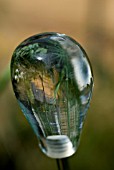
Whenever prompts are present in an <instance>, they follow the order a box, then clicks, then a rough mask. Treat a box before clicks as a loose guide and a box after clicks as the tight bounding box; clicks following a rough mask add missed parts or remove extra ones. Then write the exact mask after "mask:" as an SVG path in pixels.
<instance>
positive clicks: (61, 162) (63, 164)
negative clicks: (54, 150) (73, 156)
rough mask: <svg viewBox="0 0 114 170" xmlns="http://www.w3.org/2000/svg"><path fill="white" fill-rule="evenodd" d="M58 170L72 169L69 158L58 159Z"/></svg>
mask: <svg viewBox="0 0 114 170" xmlns="http://www.w3.org/2000/svg"><path fill="white" fill-rule="evenodd" d="M56 162H57V167H58V170H70V168H69V163H68V158H63V159H56Z"/></svg>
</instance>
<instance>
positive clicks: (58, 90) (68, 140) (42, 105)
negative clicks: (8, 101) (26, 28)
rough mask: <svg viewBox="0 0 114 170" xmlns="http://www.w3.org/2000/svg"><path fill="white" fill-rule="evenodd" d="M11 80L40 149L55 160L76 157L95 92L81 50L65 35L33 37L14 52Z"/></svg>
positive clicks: (50, 34) (83, 53)
mask: <svg viewBox="0 0 114 170" xmlns="http://www.w3.org/2000/svg"><path fill="white" fill-rule="evenodd" d="M11 80H12V85H13V89H14V92H15V96H16V98H17V100H18V103H19V105H20V107H21V110H22V112H23V113H24V115H25V117H26V118H27V120H28V121H29V123H30V124H31V126H32V128H33V130H34V132H35V134H36V136H37V138H38V141H39V146H40V148H41V150H42V151H43V152H44V153H45V154H46V155H47V156H49V157H51V158H58V159H60V158H65V157H69V156H71V155H72V154H74V153H75V152H76V150H77V148H78V145H79V141H80V134H81V131H82V128H83V123H84V120H85V117H86V112H87V110H88V108H89V105H90V100H91V96H92V90H93V73H92V69H91V65H90V61H89V59H88V57H87V54H86V52H85V51H84V49H83V48H82V47H81V45H80V44H79V43H78V42H76V41H75V40H74V39H72V38H71V37H69V36H67V35H65V34H60V33H50V32H49V33H42V34H38V35H34V36H32V37H30V38H28V39H26V40H25V41H23V42H22V43H21V44H20V45H19V46H18V47H17V48H16V49H15V51H14V53H13V56H12V60H11Z"/></svg>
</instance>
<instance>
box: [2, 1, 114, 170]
mask: <svg viewBox="0 0 114 170" xmlns="http://www.w3.org/2000/svg"><path fill="white" fill-rule="evenodd" d="M48 31H51V32H60V33H65V34H68V35H69V36H71V37H73V38H75V39H76V40H77V41H78V42H79V43H80V44H81V45H82V46H83V47H84V49H85V50H86V52H87V54H88V56H89V58H90V60H91V63H92V66H93V72H94V80H95V87H94V93H93V98H92V102H91V107H90V109H89V111H88V115H87V119H86V122H85V125H84V130H83V133H82V137H81V142H80V146H79V149H78V151H77V153H76V154H75V155H74V156H72V157H71V158H69V163H70V167H71V170H76V169H77V170H86V169H87V170H113V169H114V91H113V88H114V76H113V75H114V1H113V0H58V1H55V0H45V1H44V0H32V1H28V0H19V1H15V0H0V79H1V78H2V77H6V79H4V82H2V84H0V170H10V169H11V170H31V169H32V170H36V169H39V170H45V169H46V170H52V169H53V170H57V167H56V162H55V161H54V160H53V159H50V158H47V157H46V156H45V155H43V154H42V153H41V151H40V150H39V148H38V142H37V139H36V136H35V135H34V133H33V131H32V129H31V127H30V125H29V124H28V122H27V121H26V119H25V117H24V116H23V114H22V112H21V111H20V108H19V106H18V104H17V101H16V99H15V97H14V93H13V90H12V86H11V82H10V80H9V79H8V77H9V76H8V74H7V67H8V65H9V63H10V60H11V56H12V53H13V51H14V49H15V48H16V46H17V45H18V44H19V43H20V42H22V41H23V40H24V39H25V38H28V37H29V36H31V35H34V34H38V33H41V32H48ZM8 80H9V81H8ZM0 83H1V82H0ZM3 83H4V84H3Z"/></svg>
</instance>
